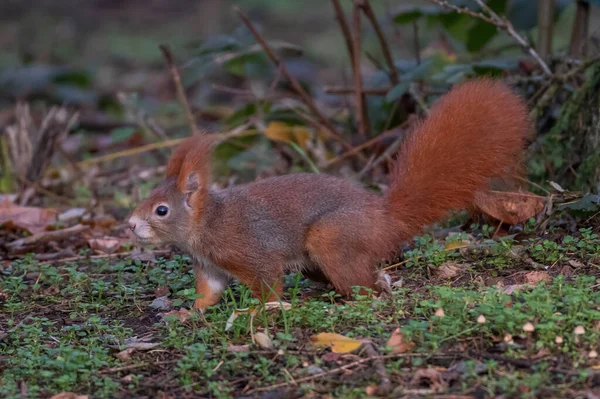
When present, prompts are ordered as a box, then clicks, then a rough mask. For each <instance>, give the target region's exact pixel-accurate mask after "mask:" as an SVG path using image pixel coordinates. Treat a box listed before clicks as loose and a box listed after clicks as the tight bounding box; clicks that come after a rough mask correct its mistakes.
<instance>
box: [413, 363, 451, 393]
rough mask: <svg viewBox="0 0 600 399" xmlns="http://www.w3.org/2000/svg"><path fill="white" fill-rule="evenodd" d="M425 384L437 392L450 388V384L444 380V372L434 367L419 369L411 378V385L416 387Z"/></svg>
mask: <svg viewBox="0 0 600 399" xmlns="http://www.w3.org/2000/svg"><path fill="white" fill-rule="evenodd" d="M423 384H425V385H426V386H428V387H429V389H431V390H432V391H433V392H435V393H440V392H444V391H445V390H446V388H448V384H447V382H446V381H444V378H443V377H442V373H440V372H439V370H436V369H432V368H428V369H419V370H417V372H416V373H415V374H414V375H413V377H412V378H411V380H410V385H411V386H412V387H415V388H416V387H420V386H422V385H423Z"/></svg>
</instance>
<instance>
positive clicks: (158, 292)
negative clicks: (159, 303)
mask: <svg viewBox="0 0 600 399" xmlns="http://www.w3.org/2000/svg"><path fill="white" fill-rule="evenodd" d="M169 292H171V289H170V288H169V287H168V286H166V285H160V286H158V287H156V289H155V290H154V296H155V297H157V298H159V297H161V296H167V295H168V294H169Z"/></svg>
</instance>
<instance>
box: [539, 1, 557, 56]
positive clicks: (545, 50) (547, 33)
mask: <svg viewBox="0 0 600 399" xmlns="http://www.w3.org/2000/svg"><path fill="white" fill-rule="evenodd" d="M538 21H539V23H538V43H537V48H538V51H539V52H540V55H541V56H542V57H544V58H546V57H549V56H550V55H552V33H553V30H554V0H539V1H538Z"/></svg>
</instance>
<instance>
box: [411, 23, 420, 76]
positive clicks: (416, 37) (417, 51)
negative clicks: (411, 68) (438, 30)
mask: <svg viewBox="0 0 600 399" xmlns="http://www.w3.org/2000/svg"><path fill="white" fill-rule="evenodd" d="M412 25H413V41H414V46H415V59H416V60H417V65H421V40H420V39H419V24H418V23H417V20H416V19H415V20H413V22H412Z"/></svg>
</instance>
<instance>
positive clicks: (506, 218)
mask: <svg viewBox="0 0 600 399" xmlns="http://www.w3.org/2000/svg"><path fill="white" fill-rule="evenodd" d="M545 201H546V199H545V198H544V197H540V196H538V195H535V194H532V193H529V192H509V191H480V192H478V193H477V194H476V195H475V203H474V205H475V208H477V209H479V210H480V211H481V212H482V213H484V214H486V215H488V216H491V217H492V218H494V219H496V220H499V221H502V222H503V223H507V224H511V225H515V224H519V223H524V222H526V221H527V220H528V219H529V218H532V217H535V216H536V215H537V214H538V213H540V212H541V211H542V210H543V209H544V204H545Z"/></svg>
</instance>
